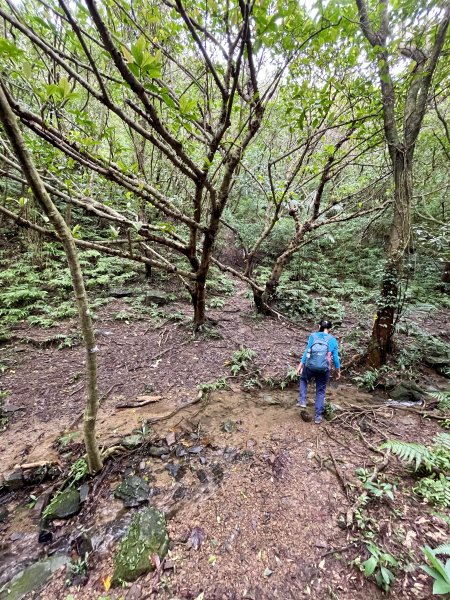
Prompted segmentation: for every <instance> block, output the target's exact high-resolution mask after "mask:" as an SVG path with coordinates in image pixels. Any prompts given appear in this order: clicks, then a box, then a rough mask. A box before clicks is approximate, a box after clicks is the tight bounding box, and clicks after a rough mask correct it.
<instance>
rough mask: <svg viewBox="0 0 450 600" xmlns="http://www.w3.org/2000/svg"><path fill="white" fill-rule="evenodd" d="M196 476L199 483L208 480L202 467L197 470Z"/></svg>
mask: <svg viewBox="0 0 450 600" xmlns="http://www.w3.org/2000/svg"><path fill="white" fill-rule="evenodd" d="M197 477H198V480H199V481H200V483H206V482H207V481H208V477H207V475H206V473H205V471H204V470H203V469H199V470H198V471H197Z"/></svg>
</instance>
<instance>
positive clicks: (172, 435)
mask: <svg viewBox="0 0 450 600" xmlns="http://www.w3.org/2000/svg"><path fill="white" fill-rule="evenodd" d="M176 441H177V440H176V437H175V432H174V431H170V432H169V433H168V434H167V435H166V443H167V445H168V446H173V445H174V444H175V442H176Z"/></svg>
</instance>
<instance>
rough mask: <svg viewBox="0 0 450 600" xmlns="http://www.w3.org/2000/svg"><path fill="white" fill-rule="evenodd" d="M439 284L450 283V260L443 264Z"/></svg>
mask: <svg viewBox="0 0 450 600" xmlns="http://www.w3.org/2000/svg"><path fill="white" fill-rule="evenodd" d="M441 282H442V283H450V260H448V261H446V262H445V263H444V270H443V271H442V278H441ZM443 287H444V286H443Z"/></svg>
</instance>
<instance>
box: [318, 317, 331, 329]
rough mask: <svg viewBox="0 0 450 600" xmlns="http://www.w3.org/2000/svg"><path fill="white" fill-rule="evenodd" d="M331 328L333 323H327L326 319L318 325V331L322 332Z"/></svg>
mask: <svg viewBox="0 0 450 600" xmlns="http://www.w3.org/2000/svg"><path fill="white" fill-rule="evenodd" d="M332 327H333V323H332V322H331V321H327V320H326V319H322V320H321V321H320V323H319V331H323V330H324V329H331V328H332Z"/></svg>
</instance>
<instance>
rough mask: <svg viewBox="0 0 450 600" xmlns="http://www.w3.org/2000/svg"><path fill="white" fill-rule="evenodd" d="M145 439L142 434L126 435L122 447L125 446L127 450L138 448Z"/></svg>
mask: <svg viewBox="0 0 450 600" xmlns="http://www.w3.org/2000/svg"><path fill="white" fill-rule="evenodd" d="M143 439H144V438H143V437H142V435H141V434H140V433H135V434H132V435H126V436H125V437H124V438H123V439H122V440H121V442H120V443H121V444H122V446H125V448H136V447H137V446H140V445H141V444H142V441H143Z"/></svg>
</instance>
